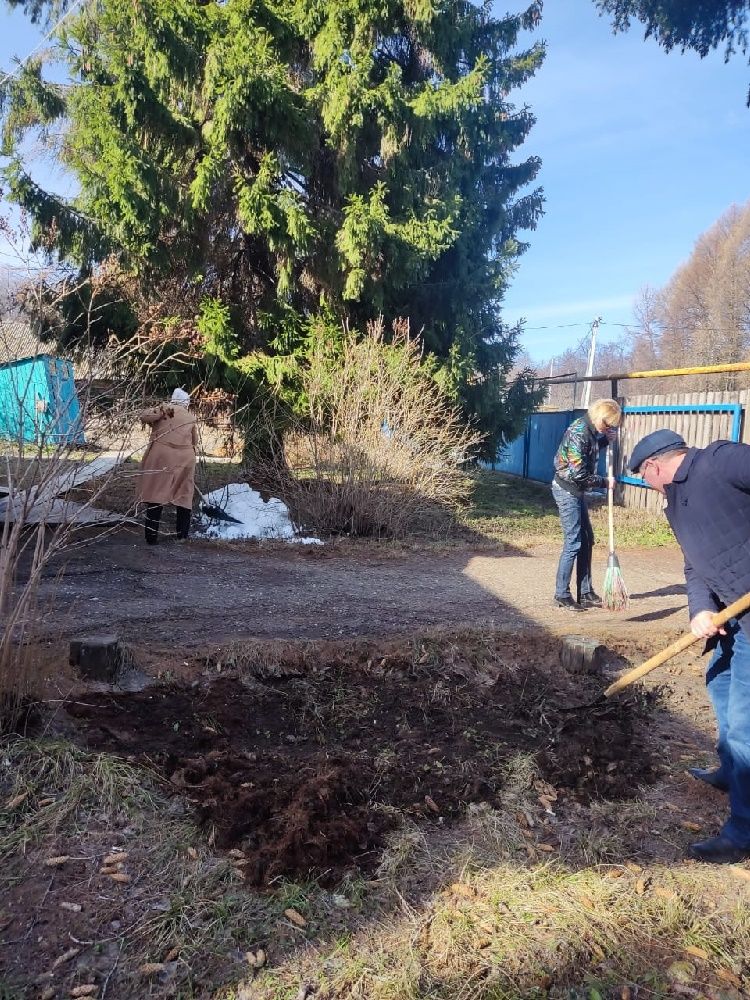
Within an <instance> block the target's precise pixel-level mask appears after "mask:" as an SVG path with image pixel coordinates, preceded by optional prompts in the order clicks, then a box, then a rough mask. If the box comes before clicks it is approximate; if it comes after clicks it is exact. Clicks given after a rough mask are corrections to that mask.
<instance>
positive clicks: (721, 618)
mask: <svg viewBox="0 0 750 1000" xmlns="http://www.w3.org/2000/svg"><path fill="white" fill-rule="evenodd" d="M748 608H750V593H748V594H745V596H744V597H740V598H739V600H737V601H735V602H734V604H730V605H729V607H728V608H724V610H723V611H719V612H717V614H715V615H714V616H713V621H714V625H715V626H716V627H717V628H720V627H721V626H722V625H725V624H726V623H727V622H728V621H729V619H730V618H734V617H735V615H740V614H742V612H743V611H747V610H748ZM697 641H698V636H697V635H693V633H692V632H688V633H687V635H683V637H682V638H681V639H678V640H677V641H676V642H673V643H672V645H671V646H667V648H666V649H663V650H662V651H661V653H657V654H656V656H652V657H651V659H650V660H646V662H645V663H642V664H641V665H640V666H639V667H633V669H632V670H628V672H627V673H626V674H623V675H622V677H620V678H618V679H617V680H616V681H615V682H614V684H610V685H609V687H608V688H607V690H606V691H605V692H604V697H605V698H611V697H612V695H613V694H617V692H618V691H622V689H623V688H626V687H629V685H631V684H632V683H633V682H634V681H637V680H639V679H640V678H641V677H645V676H646V674H650V673H651V671H652V670H656V668H657V667H660V666H661V665H662V663H666V662H667V660H671V659H672V657H673V656H677V654H678V653H681V652H682V651H683V649H687V648H688V646H692V645H693V643H694V642H697Z"/></svg>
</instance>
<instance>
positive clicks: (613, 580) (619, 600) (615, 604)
mask: <svg viewBox="0 0 750 1000" xmlns="http://www.w3.org/2000/svg"><path fill="white" fill-rule="evenodd" d="M607 476H608V477H609V480H610V483H609V484H608V488H607V494H608V499H609V559H608V560H607V572H606V573H605V574H604V595H603V597H602V604H603V605H604V607H605V608H608V609H609V610H610V611H624V610H625V608H626V607H627V606H628V602H629V600H630V598H629V596H628V588H627V587H626V586H625V580H624V579H623V576H622V570H621V569H620V562H619V560H618V558H617V556H616V555H615V515H614V493H615V491H614V489H613V488H612V485H611V480H612V445H610V446H609V448H607Z"/></svg>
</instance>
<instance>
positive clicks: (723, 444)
mask: <svg viewBox="0 0 750 1000" xmlns="http://www.w3.org/2000/svg"><path fill="white" fill-rule="evenodd" d="M629 465H630V468H631V470H632V471H633V472H634V473H639V474H640V475H641V476H642V477H643V479H644V481H645V482H646V484H647V485H648V486H650V487H652V489H655V490H658V491H659V493H662V494H663V495H664V496H665V497H666V498H667V507H666V515H667V519H668V521H669V524H670V527H671V528H672V531H673V532H674V534H675V537H676V538H677V541H678V542H679V544H680V548H681V549H682V552H683V555H684V557H685V580H686V582H687V592H688V607H689V610H690V629H691V631H692V633H693V635H695V636H697V637H698V638H700V639H706V640H707V643H706V649H707V650H708V649H712V650H713V655H712V657H711V660H710V662H709V664H708V669H707V672H706V687H707V690H708V695H709V698H710V699H711V703H712V705H713V708H714V712H715V714H716V721H717V725H718V731H719V738H718V746H717V749H718V753H719V767H718V768H717V769H716V770H712V771H704V770H702V769H701V768H691V771H690V773H691V774H692V775H693V777H695V778H698V779H699V780H701V781H705V782H706V783H707V784H709V785H711V786H713V787H714V788H718V789H719V790H721V791H724V792H729V804H730V815H729V819H728V820H727V822H726V823H725V824H724V826H723V827H722V829H721V832H720V833H719V835H718V836H717V837H712V838H711V839H710V840H705V841H702V842H700V843H696V844H692V845H691V847H690V855H691V856H692V857H693V858H695V859H696V860H698V861H707V862H713V863H714V864H726V863H730V864H731V863H735V862H738V861H744V860H745V859H746V858H750V613H745V614H743V615H740V616H738V618H735V619H730V620H729V621H728V622H727V624H726V627H725V628H716V626H715V625H714V623H713V615H714V614H715V613H716V612H717V611H720V610H721V609H722V608H725V607H727V606H728V605H729V604H731V603H732V602H733V601H735V600H737V599H738V598H740V597H742V596H743V595H744V594H746V593H747V592H748V591H750V447H749V446H748V445H745V444H734V443H733V442H731V441H714V442H713V444H710V445H708V447H707V448H688V446H687V445H686V444H685V441H684V440H683V438H682V437H681V436H680V435H679V434H677V433H676V432H675V431H671V430H667V429H662V430H658V431H654V432H653V433H652V434H647V435H646V437H644V438H642V439H641V440H640V441H639V442H638V444H637V445H636V446H635V448H634V449H633V454H632V455H631V456H630V462H629Z"/></svg>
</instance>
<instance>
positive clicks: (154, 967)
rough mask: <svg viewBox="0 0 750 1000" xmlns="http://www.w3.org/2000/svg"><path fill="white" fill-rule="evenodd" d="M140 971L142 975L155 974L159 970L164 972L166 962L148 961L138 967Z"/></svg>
mask: <svg viewBox="0 0 750 1000" xmlns="http://www.w3.org/2000/svg"><path fill="white" fill-rule="evenodd" d="M138 971H139V972H140V974H141V975H142V976H153V975H156V973H157V972H164V963H163V962H146V963H145V964H144V965H142V966H141V967H140V968H139V969H138Z"/></svg>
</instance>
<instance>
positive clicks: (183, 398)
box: [170, 389, 190, 406]
mask: <svg viewBox="0 0 750 1000" xmlns="http://www.w3.org/2000/svg"><path fill="white" fill-rule="evenodd" d="M170 403H175V404H176V405H177V406H190V393H189V392H185V390H184V389H175V391H174V392H173V393H172V398H171V400H170Z"/></svg>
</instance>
